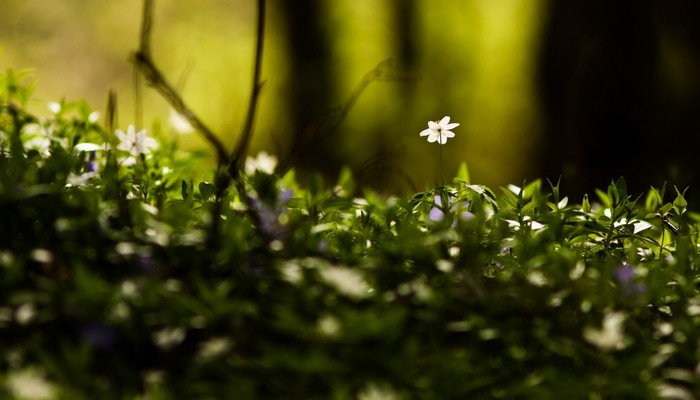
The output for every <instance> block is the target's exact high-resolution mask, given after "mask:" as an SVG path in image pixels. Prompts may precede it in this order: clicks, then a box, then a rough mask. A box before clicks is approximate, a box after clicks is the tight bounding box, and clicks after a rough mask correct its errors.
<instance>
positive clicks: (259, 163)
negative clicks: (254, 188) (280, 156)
mask: <svg viewBox="0 0 700 400" xmlns="http://www.w3.org/2000/svg"><path fill="white" fill-rule="evenodd" d="M275 167H277V157H275V156H274V155H270V154H267V153H266V152H264V151H261V152H260V153H258V156H257V157H255V158H253V157H248V158H247V159H246V160H245V173H246V174H248V175H253V174H254V173H255V171H260V172H263V173H266V174H269V175H272V174H274V173H275Z"/></svg>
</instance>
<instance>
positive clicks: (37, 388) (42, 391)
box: [5, 369, 56, 400]
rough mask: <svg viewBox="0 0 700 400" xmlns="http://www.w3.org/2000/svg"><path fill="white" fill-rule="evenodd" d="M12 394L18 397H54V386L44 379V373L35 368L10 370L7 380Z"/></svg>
mask: <svg viewBox="0 0 700 400" xmlns="http://www.w3.org/2000/svg"><path fill="white" fill-rule="evenodd" d="M5 385H6V388H7V389H9V390H10V396H12V398H16V399H32V400H43V399H53V398H54V396H55V394H56V393H55V392H56V391H55V388H54V386H53V385H52V384H51V383H50V382H48V381H47V380H46V379H44V377H43V374H42V373H41V372H39V371H36V370H33V369H24V370H21V371H17V372H10V373H9V374H8V376H7V378H6V380H5Z"/></svg>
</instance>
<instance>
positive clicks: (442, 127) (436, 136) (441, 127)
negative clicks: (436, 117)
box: [420, 117, 459, 144]
mask: <svg viewBox="0 0 700 400" xmlns="http://www.w3.org/2000/svg"><path fill="white" fill-rule="evenodd" d="M458 126H459V124H457V123H454V122H453V123H450V117H443V118H442V119H441V120H440V121H428V129H424V130H423V131H421V133H420V135H421V136H427V137H428V142H430V143H433V142H438V143H440V144H445V143H447V138H453V137H455V134H454V132H452V129H454V128H456V127H458Z"/></svg>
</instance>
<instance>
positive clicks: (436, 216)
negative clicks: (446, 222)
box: [428, 207, 445, 222]
mask: <svg viewBox="0 0 700 400" xmlns="http://www.w3.org/2000/svg"><path fill="white" fill-rule="evenodd" d="M428 218H430V220H431V221H436V222H437V221H442V220H443V219H445V213H444V212H442V210H440V209H439V208H437V207H433V208H431V209H430V212H429V213H428Z"/></svg>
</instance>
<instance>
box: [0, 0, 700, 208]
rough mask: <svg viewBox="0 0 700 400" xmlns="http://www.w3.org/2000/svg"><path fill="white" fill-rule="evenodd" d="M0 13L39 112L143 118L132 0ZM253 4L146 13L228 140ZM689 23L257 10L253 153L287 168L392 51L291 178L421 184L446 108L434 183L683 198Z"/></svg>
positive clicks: (354, 8) (690, 17)
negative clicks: (261, 45)
mask: <svg viewBox="0 0 700 400" xmlns="http://www.w3.org/2000/svg"><path fill="white" fill-rule="evenodd" d="M1 9H2V10H1V12H0V45H2V47H3V50H2V53H1V54H0V68H1V69H3V70H4V69H6V68H9V67H11V68H14V69H23V68H32V69H33V70H34V72H35V74H34V75H35V78H36V80H37V82H38V87H37V91H36V95H35V101H34V102H33V103H32V105H31V107H32V108H33V109H34V111H35V112H38V113H46V112H47V111H46V105H45V103H46V102H47V101H56V100H60V99H62V98H65V99H66V100H76V99H85V100H87V101H88V102H89V104H91V105H92V106H93V107H94V108H95V109H97V110H100V111H104V108H105V105H106V99H107V93H108V91H109V90H110V89H114V90H116V92H117V94H118V99H119V101H118V103H119V125H121V126H126V125H128V124H131V123H134V122H135V121H138V120H139V119H138V118H137V115H136V111H135V106H134V104H135V101H134V95H135V89H134V84H133V82H134V81H133V76H134V70H133V66H132V64H131V63H130V61H129V57H130V54H131V52H132V51H133V50H134V49H136V48H137V46H138V40H139V29H140V22H141V9H142V2H141V0H120V1H104V0H103V1H94V0H61V1H47V0H2V7H1ZM255 10H256V5H255V1H254V0H199V1H197V2H185V1H176V0H161V1H156V9H155V18H156V20H155V28H154V29H155V30H154V34H153V53H154V58H155V60H156V62H157V64H158V65H159V66H160V67H161V68H162V69H163V70H164V71H165V73H166V75H167V77H168V79H169V80H170V81H171V82H173V83H175V84H176V85H177V87H178V88H179V89H180V90H181V92H182V94H183V96H184V98H185V100H186V101H187V103H188V104H189V105H190V106H191V107H192V108H193V109H194V110H195V111H196V112H197V113H198V114H199V115H200V116H201V117H202V118H203V119H204V120H205V121H206V122H207V124H208V125H209V126H210V127H211V128H212V129H213V130H214V131H216V132H217V133H218V134H219V135H220V136H221V138H222V139H223V140H224V142H225V143H227V144H228V145H229V146H230V147H233V144H234V143H235V141H236V138H237V136H238V133H239V132H240V130H241V127H242V125H243V119H244V117H245V111H246V107H247V102H248V95H249V91H250V85H251V79H252V71H253V52H254V43H255V21H256V15H255ZM698 16H700V2H698V1H695V0H672V1H666V2H658V1H652V0H639V1H636V2H633V3H630V2H629V1H622V0H567V1H563V0H562V1H555V0H550V1H547V0H294V1H289V0H269V1H268V6H267V15H266V18H267V29H266V37H265V55H264V64H263V71H262V76H263V79H264V80H265V86H264V90H263V93H262V97H261V101H260V109H259V113H258V116H257V119H256V124H255V134H254V138H253V142H252V149H251V151H252V152H257V151H260V150H265V151H268V152H271V153H274V154H277V155H278V157H279V158H280V159H285V158H286V157H287V155H288V154H289V153H290V152H291V151H292V150H293V149H294V148H295V143H299V140H301V139H300V138H302V137H303V135H304V132H309V131H310V129H311V130H313V127H314V126H317V125H318V124H320V123H322V122H323V121H324V118H325V117H324V116H326V115H328V113H329V111H330V110H333V109H334V108H335V107H339V106H342V105H343V104H345V103H346V102H347V101H348V99H349V98H350V96H351V95H352V93H353V91H354V90H355V89H356V88H357V86H358V85H359V84H360V82H361V81H362V79H363V77H365V76H366V74H367V73H369V72H370V71H372V70H373V69H374V68H375V67H376V66H377V65H379V64H380V63H382V62H383V61H384V60H387V59H391V60H392V61H391V64H383V65H384V66H385V67H386V66H387V65H390V66H391V68H392V71H394V72H395V73H394V74H393V75H392V77H393V78H396V79H390V80H381V81H375V82H373V83H371V84H370V85H369V86H368V87H367V88H366V90H364V91H363V93H362V95H361V96H360V97H359V98H358V100H357V102H356V103H355V105H354V107H353V108H352V110H351V112H350V113H349V114H348V115H347V118H345V120H344V121H343V123H342V124H341V125H340V126H339V128H338V129H337V130H335V131H334V132H333V133H332V134H331V135H329V136H328V137H326V138H325V139H323V140H312V141H310V142H305V143H304V146H303V157H302V158H301V159H300V160H298V161H297V162H296V163H295V167H296V168H297V170H298V171H299V173H300V174H301V175H302V176H304V175H308V174H309V173H311V172H312V171H316V172H321V173H322V174H324V175H325V176H327V177H328V180H329V181H330V180H332V179H334V177H335V176H336V175H337V173H338V171H339V169H340V168H341V167H342V166H344V165H347V166H350V167H352V168H353V169H354V170H355V172H356V175H357V177H358V179H359V180H361V182H362V183H363V184H366V185H371V186H373V187H375V188H379V189H381V190H386V191H390V192H410V191H413V190H421V189H424V188H426V187H428V186H432V185H434V184H435V183H436V182H437V181H438V176H439V165H438V150H439V147H438V146H437V145H436V144H429V143H427V141H425V138H421V137H419V136H418V133H419V132H420V131H421V130H423V129H425V128H426V127H427V121H428V120H435V119H439V118H441V117H442V116H445V115H449V116H451V117H452V120H453V122H459V123H461V125H460V126H459V127H458V128H457V129H455V133H456V137H455V138H454V139H452V140H450V141H449V142H448V143H447V145H445V147H444V148H443V149H444V157H445V174H446V175H447V176H452V175H453V174H454V173H455V172H456V169H457V167H458V165H459V164H460V163H461V162H463V161H466V162H467V164H468V165H469V169H470V172H471V176H472V180H473V181H474V182H476V183H483V184H486V185H489V186H492V187H495V186H499V185H505V184H507V183H516V184H519V183H522V182H523V181H524V180H532V179H534V178H536V177H544V178H549V179H552V180H553V181H556V180H557V179H558V178H559V177H561V180H562V186H563V188H562V190H563V191H564V192H565V193H570V194H573V195H574V196H580V195H582V194H583V193H584V192H588V193H590V192H592V190H593V188H595V187H605V186H607V184H608V183H609V182H610V180H611V179H613V178H617V177H619V176H621V175H624V176H625V178H626V179H627V181H628V183H629V185H630V187H631V188H630V189H631V192H632V193H633V194H635V193H641V191H644V190H646V189H647V188H648V187H649V185H660V184H661V183H663V182H664V181H669V183H673V184H676V185H679V186H681V187H685V186H686V185H690V186H691V191H690V194H691V198H692V197H693V196H695V197H697V195H693V192H694V191H698V192H700V185H698V183H700V175H699V174H698V167H697V160H698V154H697V153H698V149H700V147H699V146H698V144H700V128H699V126H700V125H699V122H700V121H699V118H700V117H699V115H700V24H698V23H697V19H698ZM142 96H143V121H144V122H143V124H144V125H145V127H146V128H149V129H151V130H152V131H154V132H162V134H164V135H177V136H178V137H177V140H178V142H179V143H180V145H181V146H182V147H183V148H185V149H197V148H202V147H206V145H205V144H204V143H203V142H202V141H201V140H200V139H199V137H198V136H197V135H196V134H190V135H179V134H178V133H176V132H175V130H174V129H172V127H170V126H169V125H168V116H169V112H170V110H169V106H168V104H167V103H166V102H165V101H164V100H162V99H161V98H160V97H159V96H158V95H157V94H156V93H155V92H153V91H152V90H150V89H148V88H144V89H143V90H142ZM310 127H311V128H310ZM693 187H694V188H695V189H693ZM576 200H577V201H578V199H576Z"/></svg>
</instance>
